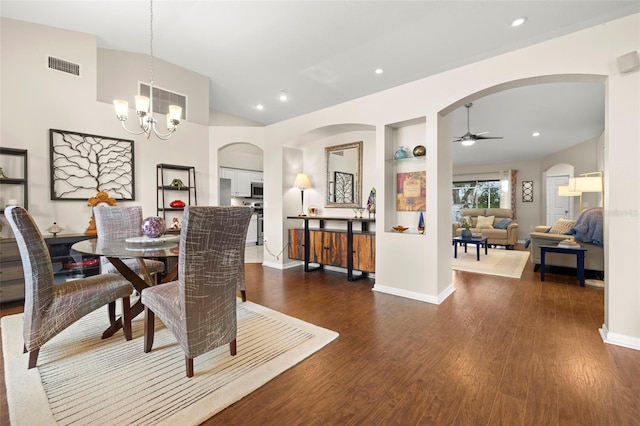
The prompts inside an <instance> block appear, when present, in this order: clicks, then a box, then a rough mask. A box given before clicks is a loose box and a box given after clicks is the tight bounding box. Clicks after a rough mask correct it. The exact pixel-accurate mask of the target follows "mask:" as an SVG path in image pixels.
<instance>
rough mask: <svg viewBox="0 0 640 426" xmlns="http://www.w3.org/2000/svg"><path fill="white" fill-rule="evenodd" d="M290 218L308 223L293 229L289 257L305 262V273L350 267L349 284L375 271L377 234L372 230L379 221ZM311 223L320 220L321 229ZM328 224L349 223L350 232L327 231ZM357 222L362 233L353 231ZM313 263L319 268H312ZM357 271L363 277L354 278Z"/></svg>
mask: <svg viewBox="0 0 640 426" xmlns="http://www.w3.org/2000/svg"><path fill="white" fill-rule="evenodd" d="M287 219H301V220H303V221H304V228H291V229H289V258H290V259H298V260H303V261H304V270H305V272H310V271H314V270H317V269H323V267H324V266H325V265H331V266H337V267H340V268H346V270H347V279H348V280H349V281H354V280H356V279H360V278H365V277H367V276H368V273H369V272H375V265H376V234H375V232H371V231H369V223H375V219H368V218H344V217H328V216H288V217H287ZM311 221H317V222H318V227H317V228H311V227H310V226H309V222H311ZM328 221H337V222H346V224H347V229H346V230H345V229H329V228H325V222H328ZM354 222H355V223H359V224H360V229H359V230H354V229H353V224H354ZM306 241H309V244H306ZM310 263H314V264H317V266H315V267H312V266H310V265H309V264H310ZM354 270H355V271H360V272H361V274H359V275H354V273H353V271H354Z"/></svg>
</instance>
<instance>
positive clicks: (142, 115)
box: [113, 0, 182, 140]
mask: <svg viewBox="0 0 640 426" xmlns="http://www.w3.org/2000/svg"><path fill="white" fill-rule="evenodd" d="M149 9H150V19H149V22H150V25H149V58H150V66H149V97H146V96H142V95H138V96H136V97H135V99H136V114H137V115H138V122H139V125H140V129H141V130H140V131H132V130H129V129H127V126H126V125H125V124H124V122H125V121H127V118H129V102H127V101H123V100H120V99H117V100H115V101H113V107H114V108H115V110H116V117H117V118H118V120H120V123H121V124H122V128H123V129H125V130H126V131H127V132H129V133H132V134H134V135H142V134H144V135H145V137H146V138H147V139H149V136H151V132H153V133H154V134H155V135H156V137H158V138H159V139H162V140H167V139H169V138H170V137H171V135H173V133H174V132H175V131H176V128H177V127H178V124H180V117H181V116H182V107H180V106H178V105H169V113H168V114H167V133H160V132H159V131H158V129H157V128H156V123H157V122H156V119H155V118H154V117H153V0H150V1H149Z"/></svg>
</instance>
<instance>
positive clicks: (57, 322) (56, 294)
mask: <svg viewBox="0 0 640 426" xmlns="http://www.w3.org/2000/svg"><path fill="white" fill-rule="evenodd" d="M4 213H5V217H6V218H7V220H8V221H9V224H10V225H11V228H12V229H13V233H14V234H15V237H16V241H17V243H18V249H19V250H20V257H21V258H22V268H23V270H24V281H25V291H24V326H23V335H24V351H25V352H29V364H28V368H33V367H35V366H36V363H37V361H38V354H39V352H40V348H41V347H42V346H43V345H44V344H45V343H47V342H48V341H49V340H51V339H52V338H53V337H54V336H56V335H57V334H58V333H60V332H61V331H62V330H64V329H65V328H67V327H68V326H70V325H71V324H73V323H74V322H76V321H77V320H78V319H80V318H82V317H83V316H85V315H86V314H88V313H90V312H93V311H95V310H96V309H98V308H100V307H102V306H104V305H106V304H109V305H110V306H109V320H110V321H111V322H113V321H115V315H112V314H111V313H112V312H115V301H116V300H117V299H122V321H123V330H124V335H125V338H126V339H127V340H131V314H130V306H129V296H130V295H131V293H132V292H133V287H132V286H131V283H129V281H127V280H126V279H125V278H123V277H122V276H121V275H117V274H99V275H94V276H91V277H87V278H80V279H77V280H74V281H67V282H65V283H59V284H55V283H54V281H53V266H52V264H51V257H50V255H49V250H48V249H47V245H46V244H45V242H44V238H43V237H42V234H41V233H40V230H39V229H38V227H37V226H36V224H35V222H34V221H33V218H32V217H31V215H30V214H29V212H28V211H26V210H25V209H24V208H22V207H18V206H11V207H8V208H7V209H6V210H5V211H4Z"/></svg>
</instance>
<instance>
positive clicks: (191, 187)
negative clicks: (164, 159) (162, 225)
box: [156, 163, 198, 227]
mask: <svg viewBox="0 0 640 426" xmlns="http://www.w3.org/2000/svg"><path fill="white" fill-rule="evenodd" d="M174 179H180V180H181V181H182V183H183V185H182V186H181V187H178V186H173V185H171V182H172V181H173V180H174ZM156 184H157V189H158V191H157V198H156V200H157V214H158V216H162V218H163V219H164V220H165V222H166V224H167V227H169V226H170V225H171V223H170V222H169V219H173V217H178V216H180V218H181V216H182V215H181V214H180V213H181V212H182V211H184V207H171V206H170V205H169V204H170V203H171V202H172V201H173V200H174V199H179V200H182V201H184V202H185V204H186V205H187V206H197V205H198V196H197V193H196V168H195V167H193V166H180V165H176V164H165V163H162V164H158V165H157V166H156ZM167 213H170V214H169V218H167ZM171 213H178V214H171Z"/></svg>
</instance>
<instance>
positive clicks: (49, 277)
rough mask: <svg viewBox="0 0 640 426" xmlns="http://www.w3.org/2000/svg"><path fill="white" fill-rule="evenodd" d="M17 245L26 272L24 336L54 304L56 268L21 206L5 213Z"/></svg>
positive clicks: (7, 209)
mask: <svg viewBox="0 0 640 426" xmlns="http://www.w3.org/2000/svg"><path fill="white" fill-rule="evenodd" d="M4 214H5V217H6V218H7V220H8V222H9V224H10V225H11V228H12V229H13V233H14V234H15V237H16V242H17V243H18V249H19V250H20V257H21V259H22V269H23V270H24V319H25V320H24V332H25V336H26V335H30V334H31V329H32V327H33V328H35V329H37V328H38V327H39V321H40V320H39V318H40V316H39V313H40V312H42V311H43V310H44V309H45V308H47V307H48V306H49V305H50V304H51V302H52V301H53V266H52V265H51V256H50V255H49V249H48V248H47V245H46V243H45V241H44V238H43V237H42V234H41V233H40V230H39V229H38V227H37V225H36V223H35V222H34V220H33V218H32V217H31V215H30V214H29V212H28V211H27V210H25V209H24V208H23V207H19V206H11V207H8V208H6V209H5V211H4Z"/></svg>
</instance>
